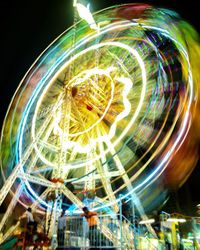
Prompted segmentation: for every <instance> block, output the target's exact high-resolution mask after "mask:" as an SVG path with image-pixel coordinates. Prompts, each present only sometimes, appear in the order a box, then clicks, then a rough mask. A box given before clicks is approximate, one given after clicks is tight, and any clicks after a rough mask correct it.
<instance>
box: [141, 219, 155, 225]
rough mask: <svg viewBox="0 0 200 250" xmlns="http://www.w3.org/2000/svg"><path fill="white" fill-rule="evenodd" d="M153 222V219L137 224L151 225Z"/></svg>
mask: <svg viewBox="0 0 200 250" xmlns="http://www.w3.org/2000/svg"><path fill="white" fill-rule="evenodd" d="M154 222H155V220H154V219H149V220H141V221H140V222H139V224H152V223H154Z"/></svg>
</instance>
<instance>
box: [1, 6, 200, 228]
mask: <svg viewBox="0 0 200 250" xmlns="http://www.w3.org/2000/svg"><path fill="white" fill-rule="evenodd" d="M76 7H77V10H78V11H79V15H80V16H81V18H82V20H81V21H80V22H78V23H76V24H75V25H74V26H73V27H72V28H69V29H68V30H67V31H65V32H64V33H63V34H61V35H60V36H59V37H58V38H57V39H56V40H55V41H54V42H53V43H52V44H51V45H50V46H49V47H48V48H47V49H46V50H45V51H44V52H43V53H42V55H41V56H40V57H39V58H38V59H37V60H36V61H35V62H34V64H33V65H32V67H31V68H30V70H29V71H28V72H27V74H26V75H25V77H24V78H23V79H22V81H21V83H20V85H19V87H18V89H17V91H16V92H15V95H14V97H13V99H12V101H11V104H10V106H9V109H8V112H7V115H6V118H5V121H4V125H3V129H2V135H1V169H2V176H3V179H4V184H3V186H2V189H1V194H0V203H2V202H3V201H4V199H5V197H6V196H7V194H8V192H9V191H11V193H12V195H13V198H12V200H11V202H10V204H9V206H8V209H7V211H6V213H5V215H4V217H3V219H2V221H1V223H0V231H1V229H2V227H3V225H4V224H5V222H6V220H7V218H8V216H9V215H10V213H11V212H12V210H13V208H14V207H15V206H16V204H17V203H20V204H21V205H22V206H24V207H25V208H26V207H28V206H32V207H35V208H37V209H38V210H40V211H44V210H47V211H48V210H51V209H52V206H53V210H54V211H55V217H56V213H57V212H59V211H60V210H61V209H62V206H63V199H64V198H63V197H65V198H66V199H67V200H68V201H70V202H71V203H72V204H74V205H75V207H76V208H77V209H78V208H81V207H83V206H84V200H83V199H82V198H81V196H80V194H83V193H84V194H88V193H93V194H94V196H93V199H92V202H91V206H92V207H93V208H94V209H96V210H100V209H103V208H105V207H111V209H112V210H113V211H114V212H117V211H118V210H119V207H118V202H119V199H125V198H128V199H131V201H132V202H133V204H135V206H136V207H137V209H138V210H139V212H140V213H141V214H145V213H144V209H143V207H144V204H141V197H142V195H143V193H144V192H146V190H147V189H149V192H151V191H152V189H151V188H152V187H153V185H154V184H155V183H159V182H160V181H162V180H163V176H164V173H165V172H166V171H167V167H168V165H169V162H170V161H171V159H172V158H173V157H174V154H175V152H176V151H178V150H180V148H181V145H182V144H184V141H185V140H186V139H187V135H188V134H189V131H190V128H191V124H192V120H191V112H192V110H193V107H194V103H195V102H196V100H197V99H196V98H195V97H196V95H197V94H196V93H197V92H196V89H195V86H194V82H195V81H194V80H195V76H194V73H193V72H194V70H193V69H194V67H195V66H194V65H193V64H191V59H189V55H188V53H189V52H188V49H187V46H188V45H187V44H186V43H185V41H184V40H183V39H182V34H181V32H179V31H178V30H175V29H174V30H170V29H169V27H167V26H166V22H167V21H171V22H172V21H173V17H172V16H171V15H170V14H169V13H167V12H165V11H164V10H159V9H154V8H153V7H151V6H149V5H141V4H140V5H137V4H131V5H122V6H114V7H110V8H108V9H105V10H102V11H100V12H97V13H95V14H94V15H92V14H91V13H90V12H89V10H88V13H89V17H88V16H87V15H84V14H83V13H82V12H81V8H82V9H84V6H80V5H79V6H78V5H77V6H76ZM81 13H82V14H81ZM155 13H157V14H158V15H159V17H160V19H159V21H158V19H156V18H155ZM177 27H178V24H177ZM176 32H177V33H176ZM189 42H194V41H192V40H190V41H189ZM191 167H192V165H191V166H188V169H189V168H191ZM188 171H189V170H188ZM188 171H185V175H186V174H187V173H188ZM70 185H73V190H71V189H70V188H69V186H70ZM52 194H53V195H54V197H55V198H54V203H53V205H52V200H53V199H51V197H52ZM158 202H160V201H158ZM52 226H53V225H52ZM9 233H10V232H9Z"/></svg>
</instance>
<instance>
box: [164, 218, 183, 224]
mask: <svg viewBox="0 0 200 250" xmlns="http://www.w3.org/2000/svg"><path fill="white" fill-rule="evenodd" d="M167 221H168V222H180V223H184V222H186V219H178V218H168V219H167Z"/></svg>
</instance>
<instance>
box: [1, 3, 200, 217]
mask: <svg viewBox="0 0 200 250" xmlns="http://www.w3.org/2000/svg"><path fill="white" fill-rule="evenodd" d="M72 2H73V0H59V1H55V0H54V1H53V0H29V1H26V2H25V1H21V0H6V1H5V0H2V1H0V28H1V29H0V32H1V38H0V44H1V47H0V48H1V51H0V55H1V56H0V60H1V67H0V91H1V92H0V93H1V98H0V125H2V122H3V118H4V116H5V113H6V110H7V108H8V105H9V103H10V100H11V98H12V96H13V94H14V92H15V90H16V88H17V86H18V85H19V82H20V80H21V79H22V77H23V76H24V74H25V73H26V71H27V70H28V69H29V67H30V66H31V65H32V63H33V62H34V60H35V59H36V58H37V57H38V56H39V55H40V53H41V52H42V51H43V50H44V49H45V48H46V47H47V46H48V45H49V44H50V43H51V42H52V41H53V40H54V39H55V38H56V37H57V36H58V35H59V34H60V33H62V32H63V31H64V30H65V29H66V28H68V27H69V26H70V25H71V24H72V22H73V7H72ZM90 2H91V5H92V9H93V10H98V9H102V8H104V7H108V6H111V5H114V4H120V3H131V2H134V1H125V0H121V1H119V0H115V1H114V0H90ZM137 2H141V1H137ZM142 2H146V3H151V4H153V5H156V6H161V7H167V8H171V9H174V10H176V11H177V12H178V13H179V14H180V15H181V16H182V17H183V18H184V19H186V20H188V21H189V22H190V23H191V24H193V26H194V27H196V29H197V30H198V31H199V32H200V24H199V7H198V5H199V4H198V0H191V1H187V2H186V1H183V0H160V1H156V0H151V1H142ZM183 2H186V3H183ZM199 165H200V164H198V167H196V169H195V171H194V172H193V173H192V175H191V176H190V178H189V179H188V181H187V182H186V183H185V184H184V185H183V187H182V188H181V189H180V190H179V191H178V194H174V195H172V197H171V199H170V200H171V201H170V206H172V209H174V210H179V207H178V206H179V205H180V207H181V209H182V210H183V212H185V210H187V209H189V210H195V209H194V206H195V205H196V204H197V203H200V199H199V195H198V190H199V186H200V185H199V183H198V181H199V180H200V166H199ZM175 201H178V203H179V204H178V203H177V202H175ZM175 203H176V204H175ZM173 205H174V208H173ZM186 212H187V211H186ZM188 213H189V212H188Z"/></svg>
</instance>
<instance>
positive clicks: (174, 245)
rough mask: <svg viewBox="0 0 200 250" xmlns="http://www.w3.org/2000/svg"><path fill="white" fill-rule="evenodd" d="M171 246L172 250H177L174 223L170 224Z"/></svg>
mask: <svg viewBox="0 0 200 250" xmlns="http://www.w3.org/2000/svg"><path fill="white" fill-rule="evenodd" d="M172 245H173V250H178V249H177V235H176V222H172Z"/></svg>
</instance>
